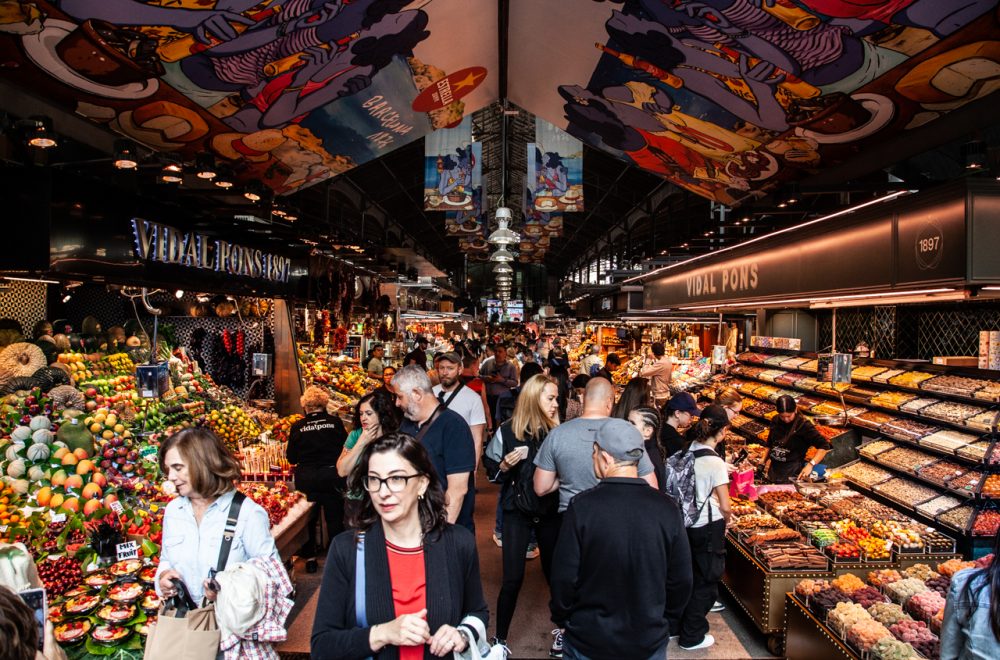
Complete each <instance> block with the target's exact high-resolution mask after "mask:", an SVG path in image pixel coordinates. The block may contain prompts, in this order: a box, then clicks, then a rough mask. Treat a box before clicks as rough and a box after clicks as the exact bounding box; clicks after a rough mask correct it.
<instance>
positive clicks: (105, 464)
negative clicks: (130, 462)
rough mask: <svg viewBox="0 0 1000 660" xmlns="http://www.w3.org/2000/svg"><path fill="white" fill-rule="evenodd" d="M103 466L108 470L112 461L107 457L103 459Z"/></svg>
mask: <svg viewBox="0 0 1000 660" xmlns="http://www.w3.org/2000/svg"><path fill="white" fill-rule="evenodd" d="M101 467H102V468H104V469H105V470H107V469H108V468H109V467H111V461H109V460H108V459H106V458H105V459H104V460H103V461H101Z"/></svg>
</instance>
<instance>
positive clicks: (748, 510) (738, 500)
mask: <svg viewBox="0 0 1000 660" xmlns="http://www.w3.org/2000/svg"><path fill="white" fill-rule="evenodd" d="M730 507H731V508H732V511H733V515H734V516H748V515H753V514H755V513H757V505H756V504H755V503H754V502H753V500H751V499H750V498H748V497H745V496H743V495H738V496H736V497H734V498H732V499H731V500H730Z"/></svg>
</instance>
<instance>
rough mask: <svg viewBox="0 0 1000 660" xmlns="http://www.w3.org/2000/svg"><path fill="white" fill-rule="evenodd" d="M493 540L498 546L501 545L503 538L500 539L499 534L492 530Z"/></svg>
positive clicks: (500, 546)
mask: <svg viewBox="0 0 1000 660" xmlns="http://www.w3.org/2000/svg"><path fill="white" fill-rule="evenodd" d="M493 542H494V543H496V544H497V547H498V548H502V547H503V539H501V538H500V535H499V534H497V533H496V532H493Z"/></svg>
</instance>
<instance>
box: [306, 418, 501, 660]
mask: <svg viewBox="0 0 1000 660" xmlns="http://www.w3.org/2000/svg"><path fill="white" fill-rule="evenodd" d="M348 486H349V488H350V489H351V490H357V491H361V492H363V493H364V499H363V500H362V503H361V506H360V508H359V510H358V511H357V514H356V515H355V516H354V518H353V520H351V521H349V522H350V524H351V525H352V527H354V528H356V529H357V530H359V531H347V532H344V533H342V534H340V535H339V536H337V538H335V539H334V540H333V543H332V544H331V546H330V553H329V555H328V556H327V561H326V568H325V571H324V573H323V583H322V585H321V587H320V592H319V603H318V605H317V608H316V618H315V620H314V622H313V632H312V647H311V651H312V657H313V658H317V659H318V660H326V659H330V658H337V659H338V660H350V659H352V658H356V659H358V660H360V659H362V658H368V657H375V658H400V659H402V660H415V659H417V658H424V657H428V654H429V655H432V656H438V657H442V656H445V655H450V654H452V653H453V652H459V653H462V652H464V651H465V650H466V649H467V648H468V646H469V644H476V645H477V646H479V648H480V649H482V645H481V644H480V643H479V642H480V641H483V640H481V638H480V637H479V636H478V633H472V634H470V633H469V632H468V630H472V631H477V630H478V631H480V632H481V634H482V636H485V630H486V624H487V622H488V620H489V609H488V607H487V605H486V601H485V600H484V599H483V588H482V584H481V582H480V578H479V556H478V554H477V552H476V539H475V537H474V536H473V535H472V533H471V532H469V531H468V530H466V529H464V528H462V527H456V526H454V525H450V524H448V522H447V519H446V514H445V505H444V490H443V489H442V486H441V483H440V480H439V479H438V477H437V474H436V472H435V470H434V465H433V464H432V463H431V460H430V457H429V456H428V455H427V450H426V449H424V447H423V445H421V444H420V443H419V442H417V441H416V440H414V439H413V438H411V437H410V436H408V435H406V434H404V433H390V434H387V435H383V436H382V437H380V438H377V439H376V440H374V441H372V442H371V443H369V444H368V446H366V447H365V448H364V450H363V451H362V453H361V456H360V457H359V459H358V462H357V465H356V466H355V468H354V470H353V471H352V472H351V476H350V478H349V479H348ZM359 560H360V561H362V562H363V563H362V564H360V565H359V564H358V561H359ZM470 617H471V618H475V619H478V621H476V622H473V621H471V620H470ZM459 626H462V630H460V629H459Z"/></svg>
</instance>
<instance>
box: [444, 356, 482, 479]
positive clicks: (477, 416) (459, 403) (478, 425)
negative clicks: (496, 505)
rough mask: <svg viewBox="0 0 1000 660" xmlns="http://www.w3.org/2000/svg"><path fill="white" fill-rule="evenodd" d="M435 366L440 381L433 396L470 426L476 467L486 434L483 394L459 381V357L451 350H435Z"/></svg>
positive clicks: (460, 372)
mask: <svg viewBox="0 0 1000 660" xmlns="http://www.w3.org/2000/svg"><path fill="white" fill-rule="evenodd" d="M434 369H435V370H436V371H437V375H438V379H439V381H440V382H439V384H438V385H435V386H434V396H436V397H437V398H438V401H440V402H441V403H443V404H445V405H446V406H447V407H448V409H449V410H452V411H454V412H457V413H458V414H459V415H461V416H462V419H464V420H465V423H466V424H468V425H469V429H470V430H471V431H472V440H473V442H475V444H476V468H477V469H478V467H479V457H480V456H482V454H483V438H484V436H485V434H486V410H485V409H484V408H483V399H482V396H481V395H479V394H476V392H475V391H474V390H473V389H472V388H469V387H466V386H465V385H464V384H463V383H462V378H461V376H462V358H461V357H459V355H458V353H456V352H454V351H448V352H447V353H438V354H437V355H435V356H434Z"/></svg>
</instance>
